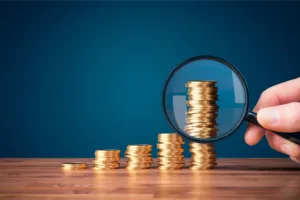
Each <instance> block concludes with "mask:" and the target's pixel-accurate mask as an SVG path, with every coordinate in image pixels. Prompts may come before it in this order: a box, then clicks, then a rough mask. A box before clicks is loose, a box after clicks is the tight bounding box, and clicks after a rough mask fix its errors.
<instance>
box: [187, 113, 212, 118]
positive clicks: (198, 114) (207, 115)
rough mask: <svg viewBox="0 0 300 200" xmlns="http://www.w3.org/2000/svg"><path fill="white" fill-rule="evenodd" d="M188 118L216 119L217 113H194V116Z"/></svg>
mask: <svg viewBox="0 0 300 200" xmlns="http://www.w3.org/2000/svg"><path fill="white" fill-rule="evenodd" d="M188 117H189V118H209V119H217V117H218V114H217V113H196V114H189V115H188Z"/></svg>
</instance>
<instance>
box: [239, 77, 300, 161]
mask: <svg viewBox="0 0 300 200" xmlns="http://www.w3.org/2000/svg"><path fill="white" fill-rule="evenodd" d="M253 111H254V112H257V120H258V122H259V124H260V125H261V126H262V127H264V128H265V129H264V128H261V127H258V126H256V125H252V124H249V126H248V129H247V131H246V134H245V141H246V143H247V144H248V145H251V146H252V145H255V144H257V143H258V142H259V141H260V140H261V139H262V138H263V136H264V135H266V137H267V140H268V143H269V145H270V147H271V148H273V149H274V150H277V151H279V152H281V153H284V154H287V155H289V156H290V158H291V159H292V160H294V161H295V162H298V163H300V145H297V144H295V143H292V142H290V141H288V140H286V139H284V138H282V137H280V136H278V135H276V134H274V133H272V132H271V131H266V129H269V130H273V131H278V132H286V133H292V132H299V131H300V78H297V79H293V80H290V81H287V82H284V83H281V84H278V85H275V86H273V87H271V88H269V89H267V90H265V91H264V92H263V93H262V95H261V96H260V98H259V100H258V103H257V104H256V106H255V108H254V110H253Z"/></svg>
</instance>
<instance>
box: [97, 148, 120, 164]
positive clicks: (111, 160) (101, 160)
mask: <svg viewBox="0 0 300 200" xmlns="http://www.w3.org/2000/svg"><path fill="white" fill-rule="evenodd" d="M119 161H120V150H117V149H108V150H97V151H95V160H94V168H95V169H117V168H119V167H120V163H119Z"/></svg>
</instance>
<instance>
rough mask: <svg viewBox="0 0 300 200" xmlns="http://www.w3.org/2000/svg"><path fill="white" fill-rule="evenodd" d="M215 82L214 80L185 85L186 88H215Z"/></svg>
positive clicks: (192, 82) (189, 82)
mask: <svg viewBox="0 0 300 200" xmlns="http://www.w3.org/2000/svg"><path fill="white" fill-rule="evenodd" d="M216 83H217V81H214V80H207V81H188V82H187V83H186V85H185V86H186V87H199V86H206V87H209V86H215V85H216Z"/></svg>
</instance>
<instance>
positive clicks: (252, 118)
mask: <svg viewBox="0 0 300 200" xmlns="http://www.w3.org/2000/svg"><path fill="white" fill-rule="evenodd" d="M245 119H246V120H247V121H248V122H251V123H253V124H255V125H258V126H260V127H262V126H261V125H260V124H259V123H258V121H257V116H256V113H254V112H252V111H249V112H248V114H247V115H246V117H245ZM270 131H271V130H270ZM271 132H272V133H275V134H277V135H279V136H280V137H283V138H285V139H287V140H289V141H291V142H294V143H296V144H299V145H300V132H296V133H280V132H274V131H271Z"/></svg>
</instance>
